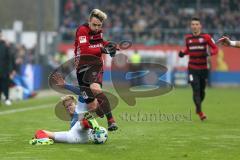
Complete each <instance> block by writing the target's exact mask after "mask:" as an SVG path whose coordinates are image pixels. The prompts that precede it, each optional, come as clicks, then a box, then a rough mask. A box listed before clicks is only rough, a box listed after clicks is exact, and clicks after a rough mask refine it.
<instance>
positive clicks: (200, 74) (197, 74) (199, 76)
mask: <svg viewBox="0 0 240 160" xmlns="http://www.w3.org/2000/svg"><path fill="white" fill-rule="evenodd" d="M208 74H209V71H208V69H204V70H188V82H189V83H191V82H193V81H195V80H205V81H207V79H208Z"/></svg>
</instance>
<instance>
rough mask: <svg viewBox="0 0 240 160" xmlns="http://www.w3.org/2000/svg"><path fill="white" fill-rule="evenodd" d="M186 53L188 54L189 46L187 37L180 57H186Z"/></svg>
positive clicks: (179, 54)
mask: <svg viewBox="0 0 240 160" xmlns="http://www.w3.org/2000/svg"><path fill="white" fill-rule="evenodd" d="M185 55H188V48H187V40H186V38H185V47H184V49H183V50H181V51H179V53H178V56H179V57H180V58H182V57H184V56H185Z"/></svg>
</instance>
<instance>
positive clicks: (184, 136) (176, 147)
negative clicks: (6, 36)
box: [0, 88, 240, 160]
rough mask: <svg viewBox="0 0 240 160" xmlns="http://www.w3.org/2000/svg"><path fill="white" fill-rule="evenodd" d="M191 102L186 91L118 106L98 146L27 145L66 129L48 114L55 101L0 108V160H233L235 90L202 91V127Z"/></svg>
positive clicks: (239, 134)
mask: <svg viewBox="0 0 240 160" xmlns="http://www.w3.org/2000/svg"><path fill="white" fill-rule="evenodd" d="M114 94H115V95H116V93H114ZM191 97H192V91H191V89H190V88H187V89H174V90H173V91H171V92H170V93H168V94H166V95H163V96H159V97H152V98H146V99H137V105H136V106H135V107H129V106H128V105H127V104H126V103H124V102H123V101H120V103H119V105H118V107H117V108H116V109H115V110H114V112H113V113H114V115H115V117H116V119H117V123H118V125H119V130H118V131H117V132H114V133H109V139H108V142H107V143H106V144H104V145H94V144H57V143H55V144H53V145H51V146H31V145H29V144H28V141H29V140H30V139H31V138H32V136H33V134H34V131H35V130H36V129H47V130H51V131H63V130H68V129H69V123H68V122H64V121H61V120H59V119H58V118H57V117H56V116H55V114H54V104H56V103H57V101H58V98H59V97H56V96H49V97H47V98H38V99H33V100H29V101H22V102H18V103H15V104H14V105H13V106H11V107H6V106H0V159H1V160H30V159H31V160H48V159H49V160H65V159H76V160H84V159H87V160H92V159H105V160H106V159H107V160H111V159H124V160H126V159H127V160H131V159H133V160H135V159H138V160H141V159H144V160H147V159H149V160H154V159H156V160H229V159H231V160H239V159H240V154H239V153H240V92H239V88H235V89H229V88H228V89H227V88H226V89H224V88H221V89H220V88H218V89H216V88H210V89H207V96H206V99H205V101H204V104H203V110H204V111H205V112H206V114H207V116H208V119H207V120H206V121H204V122H201V121H200V120H199V119H198V117H197V116H196V114H195V111H194V105H193V102H192V98H191ZM27 108H28V109H27ZM20 109H23V110H22V111H21V112H18V111H19V110H20ZM12 111H13V112H12ZM15 111H17V112H15ZM99 123H100V124H101V125H103V126H105V127H106V120H105V119H99Z"/></svg>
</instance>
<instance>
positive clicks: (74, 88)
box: [52, 72, 81, 95]
mask: <svg viewBox="0 0 240 160" xmlns="http://www.w3.org/2000/svg"><path fill="white" fill-rule="evenodd" d="M52 78H53V79H54V81H55V83H56V86H58V87H60V88H64V89H67V90H69V91H71V92H73V93H74V94H76V95H80V93H81V92H80V88H79V87H78V86H74V85H71V84H67V83H66V81H65V80H64V78H63V76H62V75H61V74H60V73H57V72H56V73H54V74H53V75H52Z"/></svg>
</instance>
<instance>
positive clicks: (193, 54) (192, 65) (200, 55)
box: [179, 18, 218, 120]
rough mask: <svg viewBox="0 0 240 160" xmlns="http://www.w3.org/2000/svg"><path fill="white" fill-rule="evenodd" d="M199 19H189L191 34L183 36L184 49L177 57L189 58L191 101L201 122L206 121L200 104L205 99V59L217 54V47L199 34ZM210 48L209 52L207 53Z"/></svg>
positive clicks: (207, 35)
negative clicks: (186, 56)
mask: <svg viewBox="0 0 240 160" xmlns="http://www.w3.org/2000/svg"><path fill="white" fill-rule="evenodd" d="M201 29H202V26H201V22H200V19H199V18H192V19H191V30H192V34H187V35H185V45H186V46H185V49H184V50H182V51H180V52H179V57H184V56H185V55H188V56H189V62H188V74H189V82H190V84H191V86H192V90H193V101H194V103H195V106H196V113H197V114H198V115H199V117H200V119H201V120H204V119H206V118H207V117H206V115H205V114H204V112H202V102H203V100H204V97H205V87H206V83H207V78H208V65H207V57H208V56H212V55H215V54H217V53H218V47H217V46H216V44H215V42H214V40H213V39H212V37H211V36H210V35H209V34H205V33H201ZM209 48H210V52H209Z"/></svg>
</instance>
